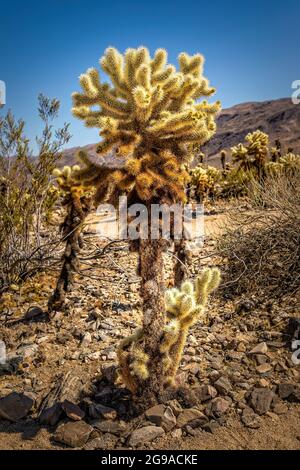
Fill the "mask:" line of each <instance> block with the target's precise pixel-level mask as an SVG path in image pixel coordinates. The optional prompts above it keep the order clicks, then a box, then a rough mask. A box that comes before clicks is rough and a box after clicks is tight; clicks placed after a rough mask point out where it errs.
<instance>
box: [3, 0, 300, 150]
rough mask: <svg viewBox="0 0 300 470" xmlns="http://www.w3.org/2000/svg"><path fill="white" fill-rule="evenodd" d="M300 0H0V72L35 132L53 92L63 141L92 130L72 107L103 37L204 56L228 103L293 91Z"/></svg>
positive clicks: (172, 57)
mask: <svg viewBox="0 0 300 470" xmlns="http://www.w3.org/2000/svg"><path fill="white" fill-rule="evenodd" d="M299 21H300V1H299V0H285V1H284V0H272V1H271V0H269V1H266V0H260V1H259V0H243V1H242V0H240V1H233V0H226V1H225V0H224V1H221V0H213V1H206V2H202V1H200V0H184V1H183V0H181V1H178V0H172V1H169V0H152V1H147V0H146V1H143V0H140V1H135V0H134V1H120V0H111V1H105V2H103V1H101V0H98V1H96V0H43V1H38V0H10V1H3V0H0V80H4V81H5V82H6V86H7V104H6V106H5V107H4V108H3V109H2V111H1V114H3V113H4V112H5V111H7V110H8V109H9V108H11V109H12V111H13V112H14V113H15V115H16V117H23V118H24V119H25V120H26V123H27V127H26V129H27V133H28V135H29V137H30V138H33V137H34V136H35V134H36V133H37V132H38V131H39V129H40V124H39V120H38V117H37V112H36V98H37V95H38V93H39V92H43V93H44V94H46V95H47V96H50V97H54V96H55V97H56V98H58V99H59V100H60V101H61V113H60V119H59V124H62V123H63V122H64V121H67V122H70V123H71V132H72V134H73V138H72V141H71V144H70V145H71V146H73V145H84V144H87V143H91V142H95V141H97V140H98V133H97V130H92V129H86V128H84V126H83V124H82V122H81V121H79V120H76V119H74V118H73V117H72V116H71V113H70V108H71V98H70V96H71V93H72V92H73V91H76V90H78V89H79V85H78V76H79V75H80V73H83V72H84V71H85V70H86V69H87V68H88V67H91V66H97V64H98V58H99V57H100V56H101V55H102V54H103V52H104V50H105V48H106V47H108V46H115V47H117V48H118V49H119V50H120V51H122V52H123V51H124V50H125V49H126V48H127V47H138V46H140V45H144V46H147V47H148V48H149V49H150V51H151V52H153V51H154V50H155V49H156V48H158V47H164V48H166V49H167V50H168V52H169V61H170V62H171V63H174V62H175V61H176V58H177V55H178V54H179V53H180V52H181V51H186V52H188V53H196V52H201V53H202V54H204V56H205V57H206V66H205V75H206V76H207V77H208V78H209V79H210V81H211V84H212V85H213V86H215V87H216V88H217V90H218V92H217V95H216V97H217V98H218V99H220V100H221V101H222V104H223V107H228V106H231V105H233V104H237V103H240V102H244V101H261V100H268V99H274V98H280V97H286V96H290V95H291V83H292V81H294V80H296V79H300V60H299V59H300V53H299V51H300V28H299Z"/></svg>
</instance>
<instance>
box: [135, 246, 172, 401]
mask: <svg viewBox="0 0 300 470" xmlns="http://www.w3.org/2000/svg"><path fill="white" fill-rule="evenodd" d="M139 256H140V270H141V271H140V273H141V296H142V299H143V338H144V339H143V350H144V351H145V353H146V354H147V355H148V378H147V380H146V381H145V380H138V382H137V383H138V389H137V395H138V396H142V397H143V400H144V401H145V403H149V402H150V403H151V402H155V401H156V399H157V397H158V396H159V395H160V393H161V391H162V389H163V363H162V358H161V353H160V351H159V345H160V337H161V332H162V330H163V328H164V325H165V304H164V290H165V286H164V263H163V241H162V240H141V241H140V252H139Z"/></svg>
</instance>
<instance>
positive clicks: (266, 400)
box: [249, 388, 274, 415]
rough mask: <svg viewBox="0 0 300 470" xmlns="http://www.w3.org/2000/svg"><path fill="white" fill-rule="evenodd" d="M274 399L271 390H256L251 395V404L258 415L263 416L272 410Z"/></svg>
mask: <svg viewBox="0 0 300 470" xmlns="http://www.w3.org/2000/svg"><path fill="white" fill-rule="evenodd" d="M273 397H274V393H273V392H272V391H271V390H268V389H267V388H255V389H254V390H253V392H252V393H251V396H250V401H249V404H250V406H251V407H252V408H253V410H254V411H255V412H256V413H257V414H259V415H263V414H265V413H267V411H269V410H270V407H271V403H272V400H273Z"/></svg>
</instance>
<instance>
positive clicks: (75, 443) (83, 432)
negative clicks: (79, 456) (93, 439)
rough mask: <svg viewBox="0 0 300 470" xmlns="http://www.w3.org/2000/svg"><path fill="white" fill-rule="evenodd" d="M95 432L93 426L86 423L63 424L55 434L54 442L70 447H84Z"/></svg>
mask: <svg viewBox="0 0 300 470" xmlns="http://www.w3.org/2000/svg"><path fill="white" fill-rule="evenodd" d="M92 431H93V428H92V426H90V425H89V424H87V423H85V422H84V421H75V422H69V423H66V424H61V425H60V426H59V427H58V428H57V430H56V432H55V434H54V436H53V437H54V440H55V441H57V442H61V443H62V444H66V445H67V446H69V447H82V446H83V445H84V444H85V443H86V442H87V440H88V438H89V437H90V434H91V432H92Z"/></svg>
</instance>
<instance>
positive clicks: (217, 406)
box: [205, 397, 230, 418]
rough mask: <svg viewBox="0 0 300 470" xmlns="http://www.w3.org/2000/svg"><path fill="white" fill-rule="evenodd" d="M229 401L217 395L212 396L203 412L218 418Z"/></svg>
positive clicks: (224, 411) (227, 407)
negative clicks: (215, 396)
mask: <svg viewBox="0 0 300 470" xmlns="http://www.w3.org/2000/svg"><path fill="white" fill-rule="evenodd" d="M229 407H230V402H229V400H225V398H221V397H217V398H214V399H213V400H212V401H211V402H210V403H209V404H208V405H207V407H206V409H205V413H206V415H207V416H211V417H213V418H220V417H221V416H223V415H224V414H225V413H226V412H227V411H228V409H229Z"/></svg>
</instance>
